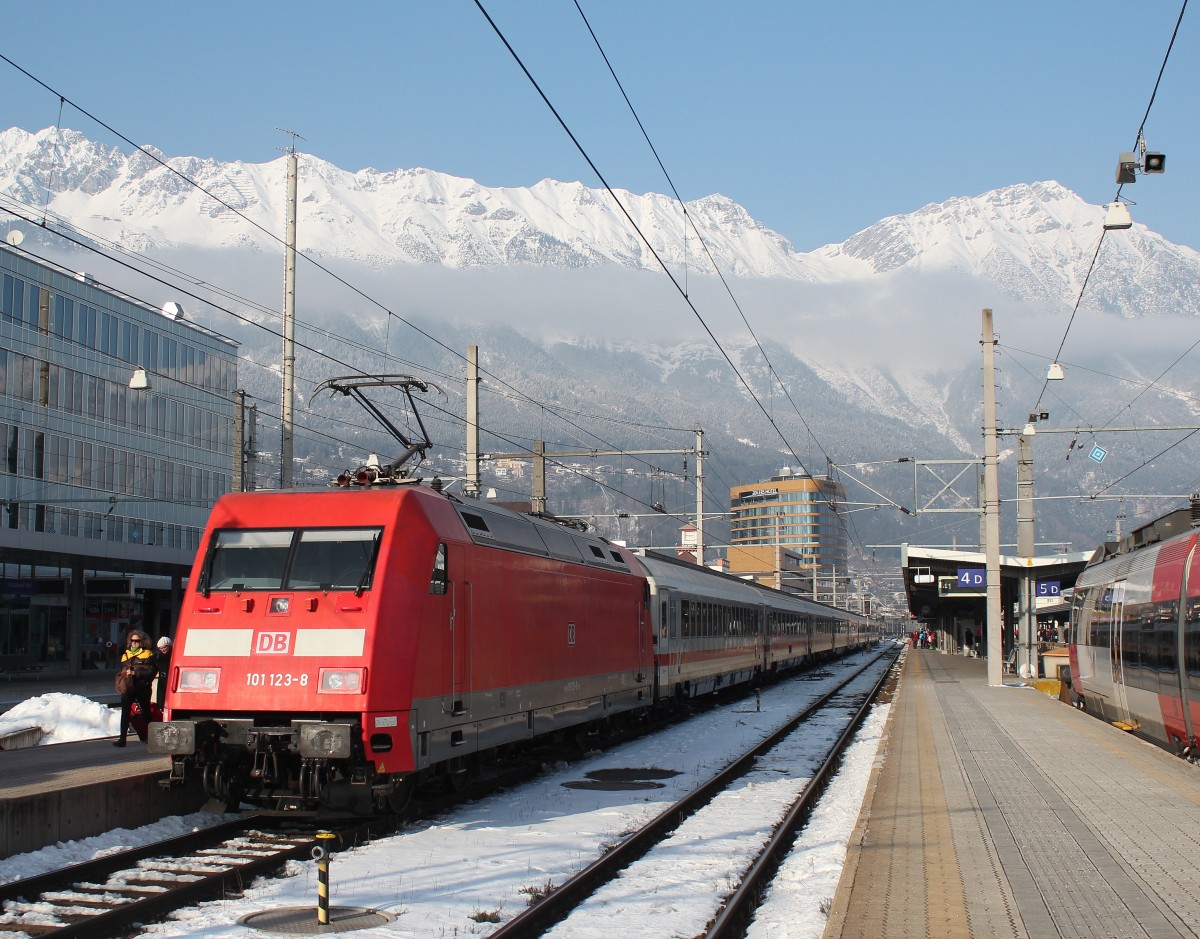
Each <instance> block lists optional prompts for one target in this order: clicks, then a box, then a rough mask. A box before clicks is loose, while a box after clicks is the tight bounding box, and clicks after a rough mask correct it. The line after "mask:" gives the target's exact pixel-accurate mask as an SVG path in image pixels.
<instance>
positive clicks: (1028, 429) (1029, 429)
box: [1021, 421, 1037, 437]
mask: <svg viewBox="0 0 1200 939" xmlns="http://www.w3.org/2000/svg"><path fill="white" fill-rule="evenodd" d="M1036 433H1037V428H1036V427H1035V426H1034V424H1033V421H1030V422H1029V423H1028V424H1026V425H1025V426H1024V427H1023V428H1021V436H1023V437H1032V436H1033V435H1034V434H1036Z"/></svg>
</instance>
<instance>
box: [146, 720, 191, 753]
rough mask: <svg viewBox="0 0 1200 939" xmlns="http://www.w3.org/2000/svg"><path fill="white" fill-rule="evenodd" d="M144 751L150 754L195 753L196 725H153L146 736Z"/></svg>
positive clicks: (170, 723) (180, 723) (182, 723)
mask: <svg viewBox="0 0 1200 939" xmlns="http://www.w3.org/2000/svg"><path fill="white" fill-rule="evenodd" d="M146 749H147V750H148V751H149V752H150V753H178V754H189V753H195V752H196V725H195V724H193V723H192V722H191V721H168V722H166V723H153V724H151V725H150V728H149V733H148V734H147V735H146Z"/></svg>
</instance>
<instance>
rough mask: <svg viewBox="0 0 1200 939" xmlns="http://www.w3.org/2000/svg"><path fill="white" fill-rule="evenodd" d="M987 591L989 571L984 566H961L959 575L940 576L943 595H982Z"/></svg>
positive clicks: (939, 581)
mask: <svg viewBox="0 0 1200 939" xmlns="http://www.w3.org/2000/svg"><path fill="white" fill-rule="evenodd" d="M986 593H987V571H985V570H984V569H983V568H982V567H960V568H958V576H957V577H939V578H938V595H939V596H942V597H950V596H953V597H982V596H985V595H986Z"/></svg>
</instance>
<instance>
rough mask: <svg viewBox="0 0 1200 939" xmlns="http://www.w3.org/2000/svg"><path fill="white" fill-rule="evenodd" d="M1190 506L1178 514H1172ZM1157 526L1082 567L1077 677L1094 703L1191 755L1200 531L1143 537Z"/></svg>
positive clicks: (1074, 627)
mask: <svg viewBox="0 0 1200 939" xmlns="http://www.w3.org/2000/svg"><path fill="white" fill-rule="evenodd" d="M1184 514H1186V513H1185V512H1182V511H1181V512H1180V513H1173V516H1174V520H1175V521H1178V520H1179V518H1180V517H1181V516H1183V515H1184ZM1173 516H1167V517H1166V518H1165V519H1163V520H1160V521H1161V522H1166V521H1168V520H1170V519H1172V518H1173ZM1155 527H1156V526H1155V525H1151V526H1147V529H1143V530H1142V532H1140V533H1138V537H1137V538H1136V539H1134V538H1131V539H1130V544H1128V545H1127V547H1128V550H1126V551H1124V552H1123V553H1119V554H1116V555H1112V556H1106V557H1099V556H1098V557H1097V558H1096V559H1095V560H1093V562H1092V563H1091V564H1090V565H1089V566H1088V567H1087V569H1085V570H1084V572H1083V573H1082V574H1080V576H1079V580H1078V581H1077V582H1076V585H1075V594H1074V598H1073V600H1072V608H1071V635H1070V639H1071V647H1070V651H1071V676H1072V681H1073V684H1074V690H1075V691H1076V692H1077V693H1078V694H1080V695H1082V697H1083V703H1084V706H1085V707H1086V708H1087V710H1088V711H1090V712H1092V713H1094V714H1096V715H1097V716H1099V717H1101V718H1103V719H1104V720H1107V721H1111V722H1114V723H1118V724H1119V725H1121V726H1124V727H1126V728H1128V729H1131V730H1133V731H1134V732H1136V733H1138V734H1140V735H1142V736H1144V737H1146V738H1148V739H1150V740H1152V741H1154V742H1155V743H1158V744H1161V745H1162V746H1164V747H1167V748H1169V749H1171V750H1173V751H1175V752H1176V753H1178V754H1180V755H1181V756H1185V757H1190V758H1193V759H1194V757H1195V754H1196V744H1197V735H1198V734H1200V558H1198V557H1197V554H1198V552H1197V533H1196V531H1194V530H1193V531H1186V532H1185V533H1183V534H1180V535H1176V536H1175V537H1168V538H1165V539H1163V540H1161V541H1157V542H1154V543H1149V544H1147V543H1144V539H1143V538H1142V535H1143V534H1144V533H1145V532H1147V531H1149V532H1150V533H1151V537H1154V529H1155ZM1179 527H1186V526H1181V525H1178V524H1177V525H1176V526H1175V529H1176V530H1178V528H1179ZM1135 541H1142V542H1143V543H1142V544H1140V545H1139V546H1133V542H1135Z"/></svg>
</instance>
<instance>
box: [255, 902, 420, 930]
mask: <svg viewBox="0 0 1200 939" xmlns="http://www.w3.org/2000/svg"><path fill="white" fill-rule="evenodd" d="M395 920H396V917H395V916H393V915H392V914H391V913H382V912H380V911H379V910H365V909H363V908H362V907H357V906H331V907H330V908H329V922H328V923H326V924H325V925H322V924H321V923H318V922H317V908H316V907H315V906H288V907H284V908H283V909H279V910H263V911H262V912H261V913H250V914H248V915H246V916H243V917H242V918H241V919H239V920H238V922H239V923H240V924H241V925H243V926H249V927H250V928H251V929H259V930H262V931H263V932H272V933H279V934H281V935H286V936H326V935H332V934H334V933H339V932H348V931H350V930H354V929H370V928H371V927H372V926H382V925H384V924H385V923H392V922H395Z"/></svg>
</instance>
